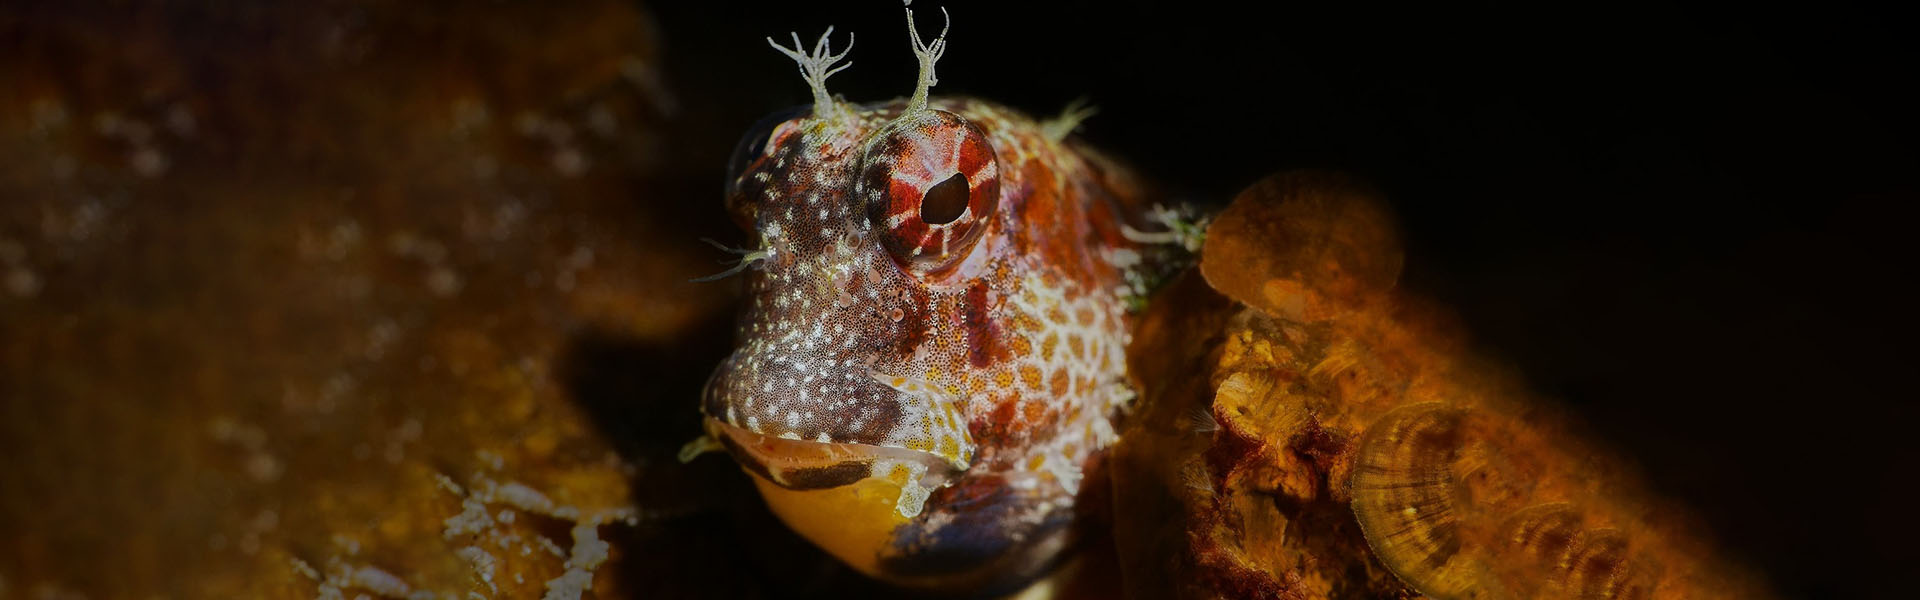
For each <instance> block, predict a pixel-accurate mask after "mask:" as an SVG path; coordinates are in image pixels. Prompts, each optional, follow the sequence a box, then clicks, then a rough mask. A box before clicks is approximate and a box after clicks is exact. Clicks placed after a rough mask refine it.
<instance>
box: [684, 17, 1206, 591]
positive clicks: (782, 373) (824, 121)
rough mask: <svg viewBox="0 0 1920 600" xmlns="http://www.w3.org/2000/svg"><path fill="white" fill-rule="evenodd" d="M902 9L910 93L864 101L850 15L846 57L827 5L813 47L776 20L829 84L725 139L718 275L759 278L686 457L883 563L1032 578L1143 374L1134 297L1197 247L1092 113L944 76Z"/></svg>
mask: <svg viewBox="0 0 1920 600" xmlns="http://www.w3.org/2000/svg"><path fill="white" fill-rule="evenodd" d="M942 12H943V13H944V12H945V11H944V9H943V11H942ZM907 22H908V31H909V34H910V38H911V42H912V46H913V52H914V54H915V56H916V57H917V58H918V61H919V79H918V82H917V85H916V87H915V89H914V92H913V94H912V95H911V96H909V97H907V98H904V99H895V100H890V101H883V102H876V103H870V104H855V103H851V102H848V101H846V100H844V99H842V98H838V97H835V96H833V95H831V94H829V93H828V91H827V88H826V79H827V78H828V77H830V76H832V75H833V74H835V73H838V72H840V71H841V70H843V69H845V68H847V67H849V66H851V63H850V62H847V63H843V62H842V61H843V60H844V59H845V58H846V57H847V55H848V53H849V52H850V51H851V48H852V41H853V38H852V36H851V35H849V37H848V45H847V47H846V49H844V50H842V51H840V52H839V53H837V54H836V53H835V52H834V51H833V49H832V44H831V35H832V33H833V30H832V28H828V30H827V32H826V33H825V34H823V35H822V36H821V37H820V38H819V40H818V41H817V42H816V43H815V44H814V46H813V47H812V48H811V49H808V48H806V47H804V46H803V45H802V43H801V40H800V38H799V36H798V34H794V35H793V45H792V47H784V46H782V45H780V44H778V43H775V42H774V41H773V40H772V39H771V38H769V39H768V43H769V45H772V46H773V47H774V48H775V49H778V50H779V51H780V52H782V53H783V54H786V55H787V56H789V57H790V58H792V59H794V61H795V62H796V63H797V65H798V66H799V70H800V73H801V75H802V78H803V79H804V80H805V81H806V83H807V85H808V87H809V89H810V91H811V92H812V95H813V102H812V104H811V105H807V106H802V107H798V108H796V109H792V110H788V111H782V112H779V113H775V114H774V115H772V116H770V117H768V118H767V119H765V120H763V121H762V123H760V124H758V125H756V126H755V127H753V128H751V129H750V130H749V133H747V134H746V135H745V136H744V137H743V138H742V140H741V141H740V144H739V146H738V148H737V149H736V151H735V152H734V155H733V157H732V158H731V159H730V161H729V168H728V171H729V172H728V179H727V181H728V183H727V186H726V192H725V207H726V209H727V211H728V212H729V214H730V215H731V216H732V217H733V219H734V221H735V222H736V223H737V224H738V225H739V226H740V227H741V228H742V230H743V231H745V232H746V234H747V235H748V237H749V240H750V243H749V245H750V247H748V248H742V249H738V250H735V253H736V254H738V255H739V256H740V259H739V260H738V262H737V264H736V265H735V266H734V267H733V268H732V269H729V270H728V271H727V272H725V273H721V274H720V275H719V276H730V275H734V274H741V275H742V276H744V278H745V280H746V281H745V282H744V286H745V289H746V300H745V306H744V307H743V311H742V314H741V318H740V319H739V322H738V328H737V331H736V339H737V341H736V345H735V347H734V349H733V351H732V353H731V354H730V355H729V356H728V357H727V358H725V359H724V361H722V363H721V364H720V365H719V366H718V367H717V368H716V369H715V370H714V371H713V373H712V375H711V376H710V378H709V380H708V382H707V384H706V387H705V389H704V392H703V397H702V398H701V400H700V403H701V404H700V406H701V410H702V413H703V415H704V429H705V435H704V436H703V437H702V438H700V439H698V440H696V441H695V443H693V444H691V445H689V450H688V452H687V453H685V454H683V458H690V457H691V456H695V455H698V454H699V453H700V452H702V451H706V450H724V451H725V452H726V453H727V454H730V455H731V456H732V457H733V458H734V459H735V460H736V461H737V462H738V463H739V465H740V466H741V468H742V469H743V470H744V471H746V472H747V474H748V475H749V476H750V477H751V478H752V479H753V481H754V483H755V485H756V488H757V489H758V490H759V492H760V494H761V496H762V497H763V498H764V499H765V500H766V502H767V504H768V506H769V507H770V508H771V509H772V511H773V512H774V513H775V514H776V515H777V516H778V517H780V519H781V520H782V521H784V522H785V523H786V524H787V525H788V526H789V527H791V528H792V529H794V530H795V531H797V532H799V533H800V534H801V535H802V536H804V537H806V538H808V539H809V540H810V541H812V542H813V543H814V544H816V545H818V546H819V547H821V548H822V549H824V550H826V551H827V552H828V553H829V554H832V555H833V556H835V557H837V558H838V559H840V560H841V561H843V562H845V563H846V564H847V565H849V566H851V567H853V568H854V569H856V570H859V571H861V572H863V573H866V574H868V575H870V576H873V577H876V578H879V579H882V580H885V581H888V582H892V583H895V584H898V585H902V586H908V587H913V588H921V589H937V590H947V591H962V592H976V593H977V592H981V591H990V590H1001V591H1005V590H1011V589H1017V587H1018V586H1020V585H1022V584H1023V583H1025V582H1029V581H1031V580H1033V579H1035V578H1037V577H1039V576H1041V575H1043V574H1045V573H1046V572H1047V571H1048V570H1049V569H1051V568H1052V567H1053V566H1054V565H1056V564H1057V563H1059V562H1060V561H1061V559H1062V558H1063V557H1064V556H1066V555H1068V554H1069V553H1070V551H1071V550H1072V549H1073V548H1074V547H1075V539H1076V535H1075V533H1074V530H1075V527H1074V523H1075V521H1076V518H1077V517H1078V516H1080V513H1081V512H1082V511H1083V510H1084V509H1085V508H1086V507H1085V506H1083V504H1084V503H1082V502H1081V500H1080V498H1081V497H1082V496H1083V493H1084V492H1086V491H1087V490H1090V489H1092V488H1095V487H1098V486H1102V485H1105V484H1104V483H1103V482H1100V481H1098V480H1097V478H1096V477H1094V476H1093V474H1096V473H1098V469H1099V465H1100V463H1101V461H1102V460H1104V456H1105V453H1106V450H1107V449H1108V448H1109V447H1110V446H1112V445H1113V443H1114V442H1115V439H1116V433H1115V432H1116V431H1117V430H1118V423H1119V421H1120V420H1121V419H1123V418H1124V416H1125V414H1126V412H1127V408H1128V405H1129V402H1130V401H1131V400H1132V398H1133V397H1134V392H1133V388H1132V387H1131V386H1130V384H1129V383H1128V379H1127V374H1126V366H1125V354H1126V348H1127V344H1128V341H1129V339H1130V334H1129V331H1130V329H1129V328H1130V324H1131V322H1132V317H1133V309H1134V308H1136V307H1137V306H1138V303H1139V302H1140V299H1141V298H1142V297H1143V296H1144V294H1145V293H1146V292H1147V291H1149V290H1150V288H1151V280H1152V279H1153V277H1152V274H1153V273H1155V272H1158V271H1166V270H1168V268H1162V266H1163V265H1170V264H1172V263H1174V262H1176V261H1177V258H1174V257H1177V256H1178V255H1180V254H1181V252H1182V251H1183V250H1184V249H1186V248H1188V247H1191V246H1192V245H1193V244H1192V243H1191V241H1190V240H1188V241H1184V242H1183V241H1182V240H1184V239H1185V238H1183V237H1181V236H1180V235H1179V231H1180V230H1179V229H1176V228H1174V227H1173V225H1177V224H1178V223H1179V221H1178V219H1177V218H1176V216H1175V214H1176V211H1173V210H1169V209H1166V208H1163V206H1164V202H1165V201H1166V197H1165V196H1164V195H1162V194H1159V193H1158V192H1157V191H1156V190H1155V189H1154V188H1153V187H1152V186H1150V185H1148V184H1146V183H1145V182H1144V181H1143V179H1142V178H1140V177H1138V176H1136V175H1134V174H1133V172H1132V171H1131V170H1130V169H1128V168H1127V167H1126V166H1124V165H1123V164H1122V163H1120V162H1119V161H1117V160H1114V159H1112V158H1109V157H1107V156H1106V155H1104V154H1102V153H1101V152H1099V151H1098V150H1095V149H1093V148H1092V147H1090V146H1089V145H1087V144H1085V143H1084V142H1082V141H1081V140H1080V139H1079V138H1077V137H1076V136H1073V135H1072V131H1073V130H1074V128H1075V127H1077V126H1078V125H1079V123H1080V122H1081V121H1083V120H1084V119H1085V118H1086V117H1087V116H1089V115H1090V114H1091V111H1090V110H1088V109H1086V108H1084V107H1081V106H1073V107H1070V108H1069V110H1068V111H1066V113H1065V114H1063V115H1062V116H1060V117H1058V118H1055V119H1048V120H1042V119H1035V118H1032V117H1029V116H1027V115H1025V114H1023V113H1021V112H1020V111H1018V110H1015V109H1012V108H1009V107H1007V106H1003V105H1000V104H997V103H994V102H991V101H987V100H982V99H976V98H965V97H935V96H932V95H931V94H930V89H931V88H932V87H933V86H934V85H935V84H936V83H937V81H938V80H937V78H936V75H935V65H936V63H937V61H938V60H939V59H940V57H941V56H942V55H943V54H944V53H945V51H946V44H947V38H946V34H947V29H946V28H945V27H943V29H942V31H941V33H940V34H939V35H938V36H935V37H934V38H933V39H932V40H931V41H923V40H922V38H921V37H920V34H919V32H918V31H917V29H916V28H915V27H914V26H913V23H914V21H913V12H912V9H911V8H909V9H908V10H907ZM950 24H951V22H950V21H949V25H950ZM1154 229H1163V230H1164V231H1147V230H1154ZM1188 229H1191V228H1188ZM1183 244H1184V246H1183Z"/></svg>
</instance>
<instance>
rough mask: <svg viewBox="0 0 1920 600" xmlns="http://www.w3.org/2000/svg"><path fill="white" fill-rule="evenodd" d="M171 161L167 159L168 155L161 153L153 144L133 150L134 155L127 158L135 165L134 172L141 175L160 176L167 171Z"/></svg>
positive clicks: (130, 163) (129, 162)
mask: <svg viewBox="0 0 1920 600" xmlns="http://www.w3.org/2000/svg"><path fill="white" fill-rule="evenodd" d="M170 162H171V161H169V160H167V155H165V154H161V153H160V151H159V150H155V149H153V147H152V146H141V147H140V148H138V149H136V150H134V151H133V156H131V157H129V158H128V159H127V163H128V164H129V165H131V166H132V167H133V172H134V173H137V174H139V175H140V176H141V177H159V176H160V175H162V174H164V173H166V172H167V167H168V166H169V165H170Z"/></svg>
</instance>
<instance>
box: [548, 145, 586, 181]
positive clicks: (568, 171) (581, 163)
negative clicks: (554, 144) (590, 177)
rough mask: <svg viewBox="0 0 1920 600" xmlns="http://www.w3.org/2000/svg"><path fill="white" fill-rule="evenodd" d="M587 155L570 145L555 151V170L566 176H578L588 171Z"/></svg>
mask: <svg viewBox="0 0 1920 600" xmlns="http://www.w3.org/2000/svg"><path fill="white" fill-rule="evenodd" d="M587 162H588V161H587V155H585V154H582V153H581V152H580V150H578V149H576V148H574V147H572V146H568V147H564V148H561V149H559V150H558V151H555V152H554V153H553V170H555V171H558V172H559V173H560V174H561V175H563V176H566V177H578V176H580V174H581V173H585V172H586V171H587Z"/></svg>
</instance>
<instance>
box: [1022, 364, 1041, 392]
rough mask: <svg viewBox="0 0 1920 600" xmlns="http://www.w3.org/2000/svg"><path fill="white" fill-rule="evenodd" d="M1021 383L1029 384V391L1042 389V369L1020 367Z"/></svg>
mask: <svg viewBox="0 0 1920 600" xmlns="http://www.w3.org/2000/svg"><path fill="white" fill-rule="evenodd" d="M1020 381H1021V382H1022V383H1025V384H1027V389H1030V390H1037V389H1040V369H1038V368H1035V367H1034V366H1033V365H1025V366H1022V367H1020Z"/></svg>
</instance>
